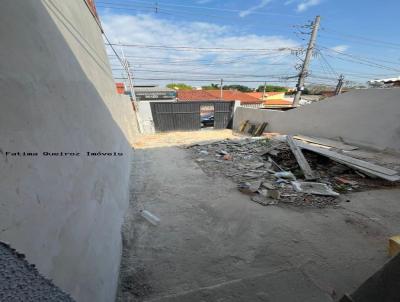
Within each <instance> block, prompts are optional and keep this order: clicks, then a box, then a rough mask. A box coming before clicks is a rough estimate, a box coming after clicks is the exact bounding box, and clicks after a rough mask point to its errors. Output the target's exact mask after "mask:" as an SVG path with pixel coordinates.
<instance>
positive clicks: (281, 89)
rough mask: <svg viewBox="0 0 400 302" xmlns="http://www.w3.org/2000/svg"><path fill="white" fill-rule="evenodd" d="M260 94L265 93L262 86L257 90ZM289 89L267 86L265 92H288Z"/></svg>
mask: <svg viewBox="0 0 400 302" xmlns="http://www.w3.org/2000/svg"><path fill="white" fill-rule="evenodd" d="M257 91H258V92H263V91H264V85H260V86H258V88H257ZM287 91H288V89H287V88H286V87H283V86H275V85H266V86H265V92H287Z"/></svg>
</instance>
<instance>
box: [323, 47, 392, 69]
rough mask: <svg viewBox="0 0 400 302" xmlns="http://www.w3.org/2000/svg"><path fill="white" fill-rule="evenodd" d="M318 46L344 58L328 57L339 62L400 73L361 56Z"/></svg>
mask: <svg viewBox="0 0 400 302" xmlns="http://www.w3.org/2000/svg"><path fill="white" fill-rule="evenodd" d="M319 46H320V47H321V48H323V49H325V50H327V51H330V52H333V53H336V54H339V55H341V56H344V57H346V59H344V58H340V57H334V56H330V57H333V58H338V59H341V60H347V61H350V62H353V63H358V64H363V65H368V66H371V67H375V68H381V69H386V70H393V71H398V72H400V69H397V68H393V67H391V66H386V65H382V64H378V63H375V62H373V61H371V60H370V59H369V58H365V57H361V56H357V55H353V54H349V53H344V52H341V51H338V50H334V49H331V48H328V47H325V46H321V45H319ZM328 56H329V55H328Z"/></svg>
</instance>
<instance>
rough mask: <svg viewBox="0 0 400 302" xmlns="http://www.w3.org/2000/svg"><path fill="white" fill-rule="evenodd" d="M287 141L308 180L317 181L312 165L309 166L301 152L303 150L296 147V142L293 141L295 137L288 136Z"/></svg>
mask: <svg viewBox="0 0 400 302" xmlns="http://www.w3.org/2000/svg"><path fill="white" fill-rule="evenodd" d="M286 141H287V143H288V144H289V147H290V149H291V150H292V152H293V154H294V156H295V157H296V160H297V163H298V164H299V166H300V168H301V170H302V171H303V173H304V177H305V178H306V179H307V180H314V179H316V178H317V177H316V175H315V173H314V172H313V170H311V167H310V165H309V164H308V162H307V160H306V158H305V157H304V155H303V152H301V149H300V148H299V147H298V146H297V145H296V143H295V141H294V140H293V137H292V136H291V135H288V136H286Z"/></svg>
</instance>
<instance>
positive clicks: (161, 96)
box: [134, 86, 176, 102]
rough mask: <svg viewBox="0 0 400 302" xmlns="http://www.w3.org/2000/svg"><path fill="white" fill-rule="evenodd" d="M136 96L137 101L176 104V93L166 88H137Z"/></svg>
mask: <svg viewBox="0 0 400 302" xmlns="http://www.w3.org/2000/svg"><path fill="white" fill-rule="evenodd" d="M134 89H135V96H136V100H137V101H153V102H156V101H161V102H168V101H170V102H176V91H175V90H174V89H170V88H164V87H158V86H153V87H135V88H134Z"/></svg>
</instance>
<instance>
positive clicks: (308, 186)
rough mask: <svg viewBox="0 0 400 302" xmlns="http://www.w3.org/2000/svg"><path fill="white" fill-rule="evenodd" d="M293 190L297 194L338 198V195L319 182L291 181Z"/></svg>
mask: <svg viewBox="0 0 400 302" xmlns="http://www.w3.org/2000/svg"><path fill="white" fill-rule="evenodd" d="M292 185H293V188H294V189H295V190H296V191H297V192H301V193H307V194H315V195H323V196H339V195H340V194H339V193H337V192H335V191H333V190H332V189H331V188H330V187H329V186H328V185H327V184H323V183H319V182H305V181H292Z"/></svg>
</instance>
